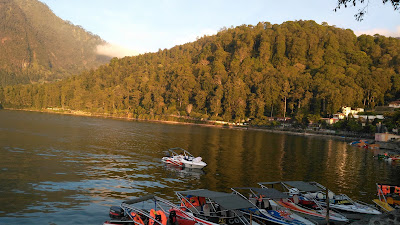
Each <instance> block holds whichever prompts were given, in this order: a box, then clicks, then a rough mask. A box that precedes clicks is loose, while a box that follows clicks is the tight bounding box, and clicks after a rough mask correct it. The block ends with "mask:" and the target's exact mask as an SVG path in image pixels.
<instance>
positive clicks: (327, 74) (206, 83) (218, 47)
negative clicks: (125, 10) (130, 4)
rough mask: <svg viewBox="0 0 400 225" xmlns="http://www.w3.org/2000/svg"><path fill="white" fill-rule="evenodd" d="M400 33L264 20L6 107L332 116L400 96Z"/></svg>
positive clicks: (15, 96) (14, 97) (6, 99)
mask: <svg viewBox="0 0 400 225" xmlns="http://www.w3.org/2000/svg"><path fill="white" fill-rule="evenodd" d="M399 73H400V40H398V39H396V38H387V37H384V36H379V35H377V36H368V35H361V36H359V37H357V36H356V35H354V33H353V31H351V30H348V29H347V30H345V29H340V28H336V27H334V26H329V25H327V24H326V23H324V24H322V25H319V24H317V23H315V22H314V21H296V22H292V21H289V22H285V23H283V24H280V25H278V24H274V25H272V24H270V23H268V22H265V23H259V24H257V25H256V26H252V25H242V26H239V27H236V28H231V29H222V30H221V31H220V32H219V33H218V34H217V35H214V36H205V37H203V38H200V39H199V40H197V41H196V42H193V43H188V44H185V45H181V46H176V47H174V48H172V49H169V50H163V51H161V50H160V51H159V52H157V53H149V54H144V55H140V56H136V57H125V58H123V59H113V60H112V61H111V62H110V63H109V64H108V65H105V66H101V67H100V68H99V69H97V70H91V71H86V72H84V73H83V74H81V75H79V76H74V77H72V78H69V79H67V80H64V81H62V82H57V83H52V84H45V85H28V86H14V87H8V88H6V89H5V90H4V92H3V96H0V98H2V99H3V100H2V102H3V105H4V106H6V107H19V108H34V109H41V108H46V107H57V108H64V109H75V110H83V111H88V112H95V113H106V114H113V115H119V116H129V117H137V118H149V119H150V118H156V119H157V118H162V117H163V116H165V115H179V116H186V115H189V116H191V117H196V118H211V119H223V120H226V121H240V120H243V119H246V118H255V119H260V120H263V119H265V118H266V117H267V116H294V117H296V118H297V119H299V120H301V118H302V117H303V116H304V115H307V114H314V115H317V116H325V115H327V114H332V113H335V112H337V110H339V109H340V107H342V106H345V105H346V106H352V107H364V108H374V107H375V106H377V105H384V104H385V102H387V101H389V100H392V99H396V98H399V97H400V75H399Z"/></svg>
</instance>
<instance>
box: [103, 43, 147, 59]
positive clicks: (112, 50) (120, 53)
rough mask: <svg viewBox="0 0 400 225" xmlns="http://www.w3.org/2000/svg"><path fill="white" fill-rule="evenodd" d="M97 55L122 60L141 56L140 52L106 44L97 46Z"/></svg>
mask: <svg viewBox="0 0 400 225" xmlns="http://www.w3.org/2000/svg"><path fill="white" fill-rule="evenodd" d="M97 54H99V55H106V56H110V57H118V58H122V57H124V56H135V55H139V52H138V51H135V50H132V49H128V48H125V47H122V46H120V45H116V44H105V45H98V46H97Z"/></svg>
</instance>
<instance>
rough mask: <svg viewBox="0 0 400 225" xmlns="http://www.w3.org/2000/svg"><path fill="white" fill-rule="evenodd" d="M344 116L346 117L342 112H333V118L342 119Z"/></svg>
mask: <svg viewBox="0 0 400 225" xmlns="http://www.w3.org/2000/svg"><path fill="white" fill-rule="evenodd" d="M345 117H346V115H345V114H344V113H335V114H333V118H334V119H338V120H342V119H344V118H345Z"/></svg>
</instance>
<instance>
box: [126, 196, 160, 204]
mask: <svg viewBox="0 0 400 225" xmlns="http://www.w3.org/2000/svg"><path fill="white" fill-rule="evenodd" d="M150 199H155V196H154V195H146V196H142V197H138V198H134V199H130V200H126V201H123V202H122V203H125V204H135V203H138V202H144V201H147V200H150Z"/></svg>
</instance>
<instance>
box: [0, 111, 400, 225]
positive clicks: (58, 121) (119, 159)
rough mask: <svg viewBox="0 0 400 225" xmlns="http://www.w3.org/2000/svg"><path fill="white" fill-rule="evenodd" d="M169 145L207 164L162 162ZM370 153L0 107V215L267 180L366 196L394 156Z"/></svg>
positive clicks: (102, 213) (85, 207)
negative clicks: (190, 166) (184, 166)
mask: <svg viewBox="0 0 400 225" xmlns="http://www.w3.org/2000/svg"><path fill="white" fill-rule="evenodd" d="M172 147H182V148H185V149H187V150H189V151H190V152H191V153H192V154H193V155H195V156H202V157H203V160H204V161H205V162H207V163H208V166H207V167H206V168H205V169H204V172H198V171H188V170H177V169H175V168H170V167H166V166H165V165H163V164H162V163H161V161H160V159H161V158H162V156H164V151H165V150H167V149H169V148H172ZM373 155H374V152H373V151H372V150H368V149H360V148H356V147H352V146H349V145H348V144H347V143H346V142H342V141H338V140H334V139H329V138H319V137H302V136H294V135H286V134H275V133H269V132H264V131H252V130H235V129H221V128H214V127H201V126H192V125H171V124H161V123H148V122H136V121H124V120H115V119H103V118H90V117H77V116H71V115H57V114H46V113H37V112H22V111H8V110H0V224H24V223H29V224H102V223H103V222H104V221H105V220H107V219H108V210H109V207H110V206H111V205H119V204H120V202H121V201H123V200H125V199H128V198H132V197H137V196H141V195H146V194H149V193H152V194H153V193H155V194H157V195H159V196H161V197H164V198H167V199H169V200H173V201H176V199H177V198H176V196H175V194H174V191H178V190H188V189H198V188H207V189H210V190H216V191H229V188H230V187H239V186H257V182H265V181H277V180H306V181H317V182H320V183H321V184H323V185H325V186H328V188H330V189H331V190H333V191H334V192H337V193H345V194H347V195H349V196H350V197H352V198H354V199H357V200H362V201H365V202H368V203H372V201H371V200H372V198H373V197H374V195H375V192H376V186H375V183H377V182H381V183H388V184H400V163H399V164H396V163H388V162H386V161H380V160H377V159H374V158H373Z"/></svg>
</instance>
